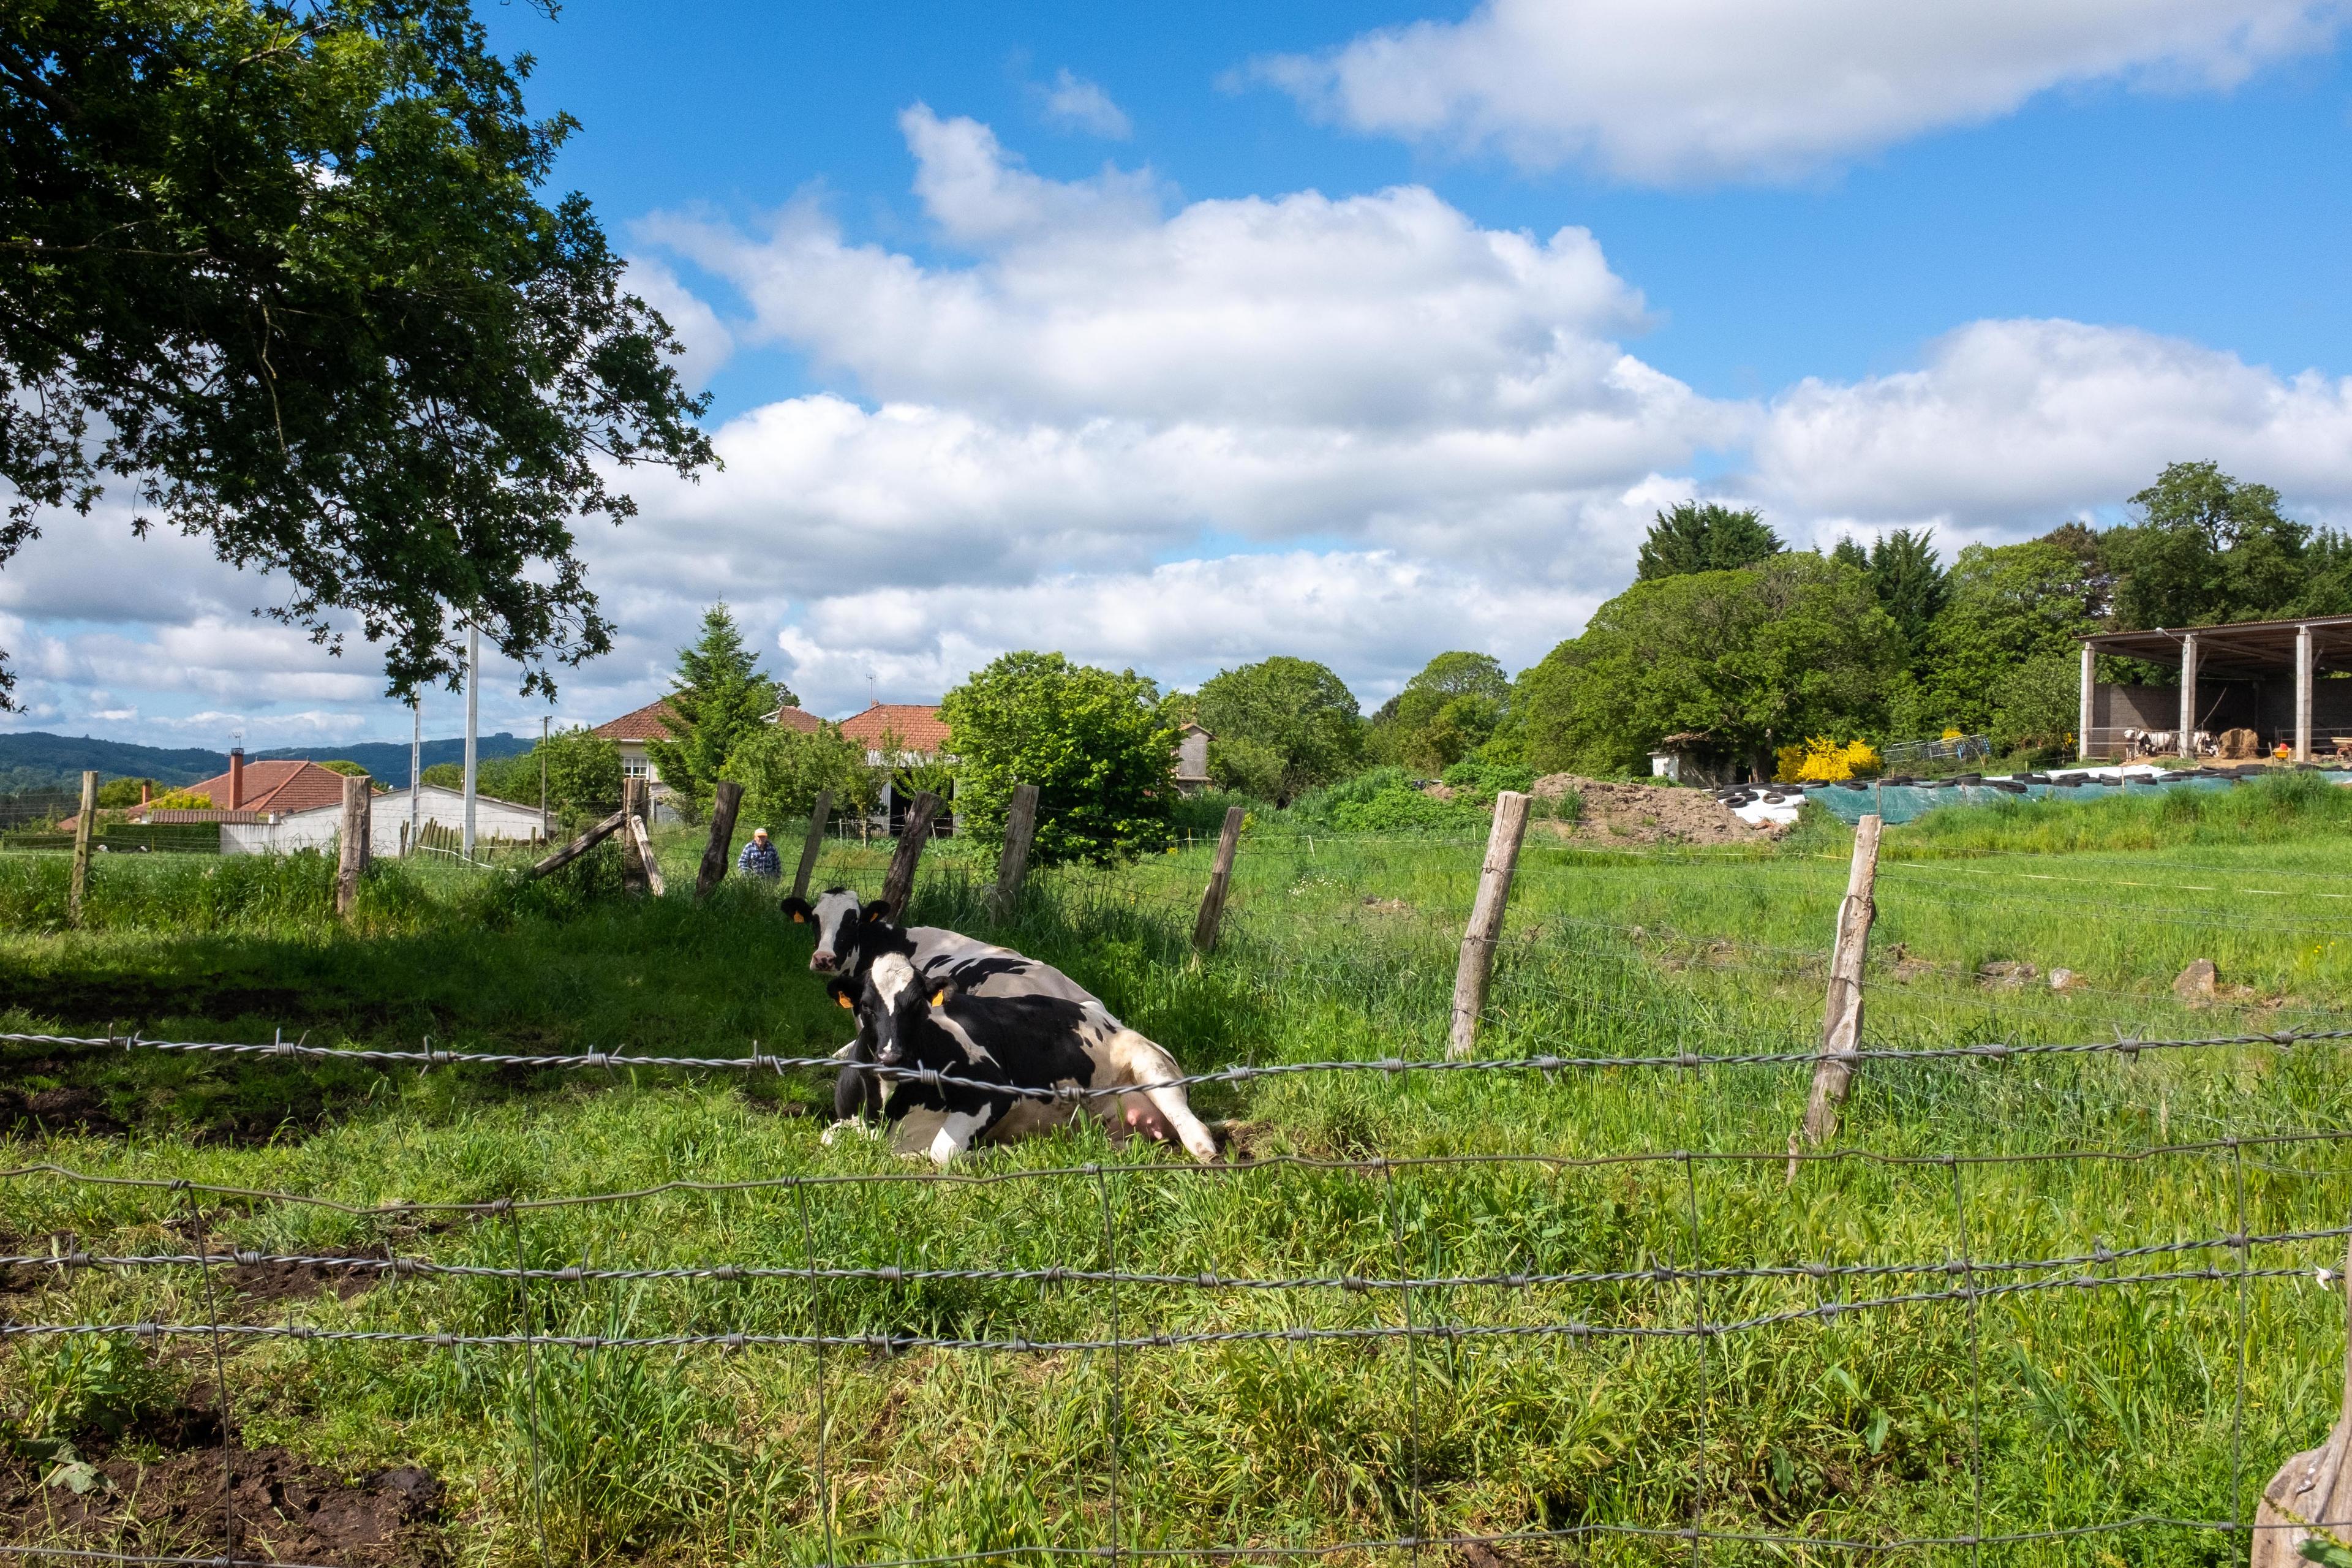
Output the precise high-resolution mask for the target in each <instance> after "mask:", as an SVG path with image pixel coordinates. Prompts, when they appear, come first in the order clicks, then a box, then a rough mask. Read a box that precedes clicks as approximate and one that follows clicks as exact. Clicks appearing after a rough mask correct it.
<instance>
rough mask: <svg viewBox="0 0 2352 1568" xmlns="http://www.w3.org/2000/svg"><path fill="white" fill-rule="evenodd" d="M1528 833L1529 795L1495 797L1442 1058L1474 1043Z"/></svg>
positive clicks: (1457, 966) (1457, 967)
mask: <svg viewBox="0 0 2352 1568" xmlns="http://www.w3.org/2000/svg"><path fill="white" fill-rule="evenodd" d="M1527 834H1528V797H1527V796H1526V795H1522V794H1520V793H1519V792H1518V791H1517V790H1508V789H1507V790H1504V791H1503V792H1501V793H1500V794H1499V795H1496V796H1495V826H1493V827H1492V828H1491V829H1489V830H1488V832H1487V834H1486V864H1484V865H1483V866H1481V867H1480V868H1478V897H1477V900H1475V902H1474V903H1472V904H1471V906H1470V924H1469V927H1468V929H1467V930H1465V931H1463V933H1462V957H1461V960H1460V961H1459V962H1458V963H1455V965H1454V1031H1453V1037H1452V1038H1451V1039H1449V1040H1448V1041H1447V1042H1446V1046H1445V1054H1446V1055H1447V1056H1448V1057H1451V1058H1455V1059H1457V1060H1458V1059H1459V1058H1464V1057H1466V1056H1468V1055H1469V1054H1470V1049H1471V1047H1473V1046H1475V1044H1477V1041H1478V1019H1479V1016H1481V1015H1482V1014H1484V1013H1485V1012H1486V982H1487V981H1488V980H1489V979H1491V978H1493V976H1494V973H1495V944H1496V942H1500V941H1501V940H1502V937H1503V915H1504V912H1505V911H1506V910H1508V909H1509V908H1510V905H1511V877H1512V874H1513V873H1514V872H1516V871H1517V869H1518V865H1519V841H1520V840H1521V839H1523V838H1525V837H1527Z"/></svg>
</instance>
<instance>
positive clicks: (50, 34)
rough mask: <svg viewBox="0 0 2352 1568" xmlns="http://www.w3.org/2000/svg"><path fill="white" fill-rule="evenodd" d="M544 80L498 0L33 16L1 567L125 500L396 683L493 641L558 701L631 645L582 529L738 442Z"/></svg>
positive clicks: (7, 88)
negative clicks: (648, 284) (504, 23)
mask: <svg viewBox="0 0 2352 1568" xmlns="http://www.w3.org/2000/svg"><path fill="white" fill-rule="evenodd" d="M529 69H530V61H529V59H528V58H519V59H517V60H514V61H512V62H507V61H502V60H500V59H499V58H497V57H496V56H494V55H493V54H491V53H490V52H489V51H488V47H487V44H486V41H485V38H484V36H483V32H482V29H481V27H480V26H479V25H478V24H477V23H476V21H475V20H474V17H473V15H472V12H471V10H470V8H469V6H468V5H467V4H466V3H465V0H17V3H16V4H12V5H8V6H7V7H5V10H0V142H5V153H6V155H5V159H0V481H5V484H6V485H7V486H8V487H10V488H12V489H13V490H14V494H13V496H11V497H10V498H9V504H8V508H7V511H6V514H5V520H0V562H5V560H7V559H8V557H10V556H11V555H13V554H14V553H15V552H16V551H17V550H18V549H20V548H21V547H22V546H23V545H24V544H25V542H26V541H27V540H29V539H31V538H33V537H35V535H36V533H37V531H38V527H39V524H40V521H41V519H42V515H43V514H44V513H45V512H54V511H55V510H58V509H59V508H62V507H68V506H70V507H74V508H77V509H79V510H89V507H90V505H91V504H92V503H93V502H94V501H96V500H98V499H99V497H100V493H101V490H102V488H103V487H104V486H105V485H107V484H110V483H121V484H122V485H124V486H125V487H127V489H129V490H130V491H131V494H132V495H133V496H134V497H135V498H136V500H137V503H138V512H139V515H138V517H137V519H136V521H134V524H133V526H134V527H135V528H136V529H138V530H139V531H142V532H144V531H146V530H148V529H149V528H151V527H152V526H153V525H154V524H155V523H157V522H159V521H160V522H162V523H164V524H167V525H169V526H173V527H176V528H179V529H181V530H183V531H186V532H188V533H191V534H199V535H203V536H205V537H207V538H208V539H209V540H210V541H211V542H212V544H213V546H214V548H215V550H216V551H217V552H219V554H220V556H221V558H222V559H223V560H225V561H228V562H231V563H235V564H236V565H238V566H241V567H257V568H262V569H266V570H268V571H269V572H272V573H274V574H277V576H278V579H279V580H280V581H281V582H282V584H284V595H283V597H282V598H280V599H278V602H277V603H276V604H274V605H272V606H271V607H270V608H269V610H268V614H270V615H272V616H277V617H278V618H279V619H281V620H284V621H286V622H289V623H290V624H293V625H296V626H301V627H304V628H306V629H308V630H309V631H310V633H311V635H312V636H313V637H314V638H316V639H317V640H319V641H320V642H323V643H328V644H330V645H333V646H340V641H341V633H342V630H343V628H344V627H346V626H351V625H353V624H355V625H356V626H357V628H358V629H359V630H360V631H361V632H362V634H363V635H364V636H365V637H367V638H368V640H370V641H371V642H378V641H380V642H383V643H385V644H387V645H388V647H387V650H386V661H385V664H386V669H387V671H388V674H389V676H390V679H391V683H392V686H393V688H394V690H395V691H401V692H405V691H407V690H409V689H413V688H414V687H415V685H416V684H418V683H419V682H422V681H426V680H429V679H435V678H436V677H445V676H447V675H449V674H450V673H451V672H452V670H453V668H454V666H455V659H456V656H457V641H458V628H459V626H462V624H463V623H464V622H466V621H467V620H470V621H472V622H473V623H474V624H476V625H478V626H479V627H480V629H481V630H482V632H483V633H484V634H485V635H486V636H487V637H488V638H489V639H490V640H491V641H493V642H495V643H496V645H497V646H498V647H499V651H501V652H502V653H504V654H505V655H507V656H508V657H509V658H513V659H515V660H517V661H519V662H520V663H521V664H522V666H523V667H524V670H525V683H524V689H526V690H533V689H536V690H542V691H550V692H551V691H552V689H553V688H552V684H551V679H550V672H551V667H552V666H553V665H555V664H559V663H576V662H578V661H579V660H581V659H583V658H589V657H591V656H593V655H595V654H598V653H601V652H603V651H604V649H605V648H606V647H609V646H610V642H611V627H610V626H609V625H608V623H607V622H606V621H605V620H604V616H602V615H601V614H600V613H599V611H598V608H597V604H596V599H595V596H594V595H593V594H592V593H591V592H590V591H589V589H588V586H587V584H586V582H585V579H584V575H583V570H582V566H581V563H580V560H579V558H578V556H577V554H576V553H575V552H574V540H573V534H572V529H573V526H574V524H575V523H576V522H577V521H581V520H584V519H610V520H613V521H618V520H620V519H621V518H624V517H625V516H628V515H629V514H630V513H631V512H633V511H634V510H635V507H634V505H633V503H632V502H631V500H630V498H629V497H628V496H627V495H626V494H625V493H623V492H621V491H620V490H618V489H614V475H615V472H616V470H617V469H619V468H625V467H627V466H629V465H631V464H633V463H637V462H653V463H658V464H666V465H669V466H672V467H674V468H679V469H681V470H688V471H691V470H693V469H695V468H698V467H700V466H702V465H704V464H706V463H709V461H711V459H712V454H711V449H710V446H709V440H708V438H707V437H705V436H704V434H703V433H702V431H701V430H700V429H699V427H698V426H697V425H696V423H695V418H696V416H698V414H699V413H700V412H701V411H702V409H703V406H704V403H703V401H702V400H699V399H697V398H694V397H691V396H689V395H687V394H686V392H685V391H684V390H683V389H682V388H681V386H680V384H679V382H678V379H677V374H676V371H675V370H674V369H673V367H672V365H671V363H670V356H671V355H672V354H673V353H676V352H677V342H676V341H675V339H674V338H673V336H672V334H671V332H670V330H669V328H668V326H667V324H666V323H665V322H664V321H662V320H661V318H660V317H659V316H658V315H656V313H655V312H654V311H652V310H649V309H648V308H647V307H646V305H645V303H644V302H643V301H642V300H637V299H635V298H634V297H632V296H631V295H629V294H628V293H627V292H625V289H623V288H622V286H621V274H622V265H623V264H622V261H621V259H620V258H618V257H616V256H615V255H614V254H613V252H612V251H611V249H610V248H609V247H607V245H606V243H605V239H604V233H603V231H602V230H601V229H600V228H599V226H598V225H597V223H596V220H595V218H594V216H593V214H592V213H591V212H590V210H589V207H588V204H587V202H586V200H585V199H584V198H583V197H582V196H579V195H570V196H565V197H562V198H561V199H559V200H557V201H555V203H554V205H546V204H545V203H543V202H542V201H541V187H542V185H543V184H545V182H546V180H547V178H548V175H549V173H550V169H551V163H552V161H553V159H554V157H555V154H556V150H557V148H558V147H559V146H560V145H561V144H562V142H563V140H564V138H565V137H566V136H567V135H568V134H569V133H570V132H572V130H573V129H574V126H573V123H572V121H571V120H570V119H569V118H567V117H564V116H561V115H558V116H556V117H554V118H551V119H545V120H539V121H533V120H531V119H529V118H527V117H526V115H525V113H524V109H523V102H522V95H521V84H522V80H523V79H524V78H525V77H526V76H527V74H528V73H529ZM6 683H7V677H6V675H5V672H0V702H5V700H6V699H5V692H6V690H7V684H6Z"/></svg>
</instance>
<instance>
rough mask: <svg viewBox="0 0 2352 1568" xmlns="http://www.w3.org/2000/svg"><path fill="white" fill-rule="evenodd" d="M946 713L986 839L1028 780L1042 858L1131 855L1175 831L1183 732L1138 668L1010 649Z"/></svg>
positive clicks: (957, 692)
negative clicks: (1167, 717)
mask: <svg viewBox="0 0 2352 1568" xmlns="http://www.w3.org/2000/svg"><path fill="white" fill-rule="evenodd" d="M940 718H941V719H942V720H944V721H946V723H947V726H948V735H949V741H948V749H949V750H950V751H951V752H954V753H955V754H956V756H957V757H958V758H959V759H960V762H959V775H958V776H959V784H958V787H957V794H956V805H957V807H958V809H959V810H960V811H961V813H962V815H963V821H964V827H965V831H966V832H967V833H969V834H971V836H972V837H976V838H978V839H980V840H981V841H982V842H987V841H989V840H991V839H993V838H997V837H1002V835H1003V832H1004V818H1005V814H1006V812H1007V811H1008V810H1009V809H1010V808H1011V806H1012V804H1013V790H1014V789H1015V788H1016V787H1017V786H1019V785H1021V784H1035V785H1036V786H1037V837H1036V838H1035V839H1034V843H1033V847H1032V849H1031V855H1032V857H1033V858H1034V859H1036V860H1037V861H1038V862H1039V863H1041V864H1053V863H1055V862H1057V861H1068V860H1091V861H1097V862H1108V861H1115V860H1121V859H1125V858H1129V857H1130V856H1133V855H1134V854H1136V853H1137V852H1138V851H1139V850H1142V849H1148V848H1151V847H1155V846H1157V845H1158V844H1159V843H1160V842H1161V840H1163V839H1164V838H1165V837H1166V836H1167V831H1168V813H1169V807H1170V804H1171V801H1172V800H1173V799H1174V797H1175V794H1176V777H1175V774H1176V752H1175V747H1176V731H1175V730H1174V728H1173V727H1172V726H1171V725H1170V724H1168V723H1167V722H1166V721H1164V720H1163V719H1162V718H1161V716H1160V689H1159V687H1158V686H1157V685H1155V684H1154V683H1153V682H1152V681H1150V680H1149V679H1145V678H1144V677H1142V676H1139V675H1138V674H1136V673H1135V672H1134V671H1133V670H1131V669H1130V670H1122V671H1120V672H1118V673H1117V674H1114V673H1112V672H1111V671H1109V670H1108V669H1098V668H1095V667H1094V666H1092V665H1083V664H1072V663H1071V662H1070V661H1069V660H1068V659H1066V658H1063V657H1062V656H1061V655H1060V654H1058V653H1028V652H1024V653H1008V654H1005V655H1003V657H1002V658H998V659H996V660H995V661H994V662H993V663H992V664H990V665H989V666H988V667H987V668H984V669H982V670H979V671H977V672H975V673H974V674H973V675H972V676H971V678H970V679H967V680H966V681H965V682H964V683H963V684H962V685H961V686H959V687H957V688H956V689H954V690H952V691H950V692H949V693H948V694H947V696H946V698H945V699H944V700H941V702H940Z"/></svg>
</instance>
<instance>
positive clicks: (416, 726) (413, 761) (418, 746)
mask: <svg viewBox="0 0 2352 1568" xmlns="http://www.w3.org/2000/svg"><path fill="white" fill-rule="evenodd" d="M424 790H425V694H424V693H423V692H422V691H420V692H418V693H417V694H416V695H415V696H414V697H412V698H410V699H409V700H408V843H409V847H411V848H412V849H413V848H415V845H416V820H417V818H416V808H417V801H418V799H419V797H420V796H421V795H423V794H424Z"/></svg>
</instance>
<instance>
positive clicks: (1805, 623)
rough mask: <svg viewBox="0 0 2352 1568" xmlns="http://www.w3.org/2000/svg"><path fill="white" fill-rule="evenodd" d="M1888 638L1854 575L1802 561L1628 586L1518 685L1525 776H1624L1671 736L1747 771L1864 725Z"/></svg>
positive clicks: (1877, 691) (1893, 651)
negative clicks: (1778, 751)
mask: <svg viewBox="0 0 2352 1568" xmlns="http://www.w3.org/2000/svg"><path fill="white" fill-rule="evenodd" d="M1901 654H1902V648H1901V635H1900V634H1899V633H1898V632H1897V631H1896V629H1895V623H1894V621H1893V620H1892V619H1890V618H1889V617H1888V616H1887V614H1886V612H1885V610H1884V609H1882V608H1880V607H1879V604H1878V599H1877V595H1876V594H1875V593H1874V591H1873V589H1872V587H1871V585H1870V582H1869V580H1868V579H1867V578H1866V577H1865V576H1864V574H1862V573H1861V572H1859V571H1856V570H1854V569H1853V568H1852V567H1850V566H1847V565H1843V564H1841V563H1837V562H1834V561H1830V560H1825V559H1823V558H1822V557H1821V556H1819V555H1815V554H1811V553H1792V554H1781V555H1776V556H1774V557H1772V558H1771V559H1770V560H1769V561H1766V562H1765V563H1762V564H1761V565H1758V566H1751V567H1747V568H1744V569H1741V570H1738V571H1731V572H1700V573H1692V574H1679V575H1675V576H1672V577H1666V578H1662V579H1659V580H1656V581H1652V582H1646V583H1636V584H1633V586H1632V587H1631V588H1629V589H1627V590H1626V591H1625V592H1624V593H1622V594H1621V595H1618V596H1617V597H1616V598H1614V599H1612V600H1610V601H1609V602H1608V603H1607V604H1605V605H1601V608H1600V609H1599V610H1597V611H1595V612H1594V613H1593V616H1592V619H1591V623H1590V624H1589V625H1587V626H1586V627H1585V629H1584V632H1583V635H1582V636H1580V637H1571V638H1570V639H1569V640H1568V641H1566V642H1564V643H1561V644H1560V645H1559V647H1556V648H1554V649H1552V651H1551V652H1550V653H1549V655H1547V656H1546V657H1545V658H1544V660H1543V662H1542V663H1540V664H1538V665H1537V666H1536V667H1535V668H1533V669H1531V670H1529V671H1528V672H1527V673H1526V674H1525V675H1523V676H1522V677H1521V678H1520V680H1519V692H1518V702H1519V705H1520V708H1521V710H1522V712H1523V715H1524V721H1525V723H1526V726H1527V733H1528V751H1529V753H1530V760H1531V761H1532V763H1534V765H1535V767H1536V770H1537V771H1538V773H1549V772H1555V771H1559V770H1561V769H1569V770H1572V771H1575V772H1580V773H1626V772H1632V771H1634V770H1635V769H1636V768H1637V766H1638V765H1639V764H1640V763H1641V762H1642V759H1643V755H1644V754H1645V753H1646V752H1649V751H1650V750H1651V749H1652V748H1653V747H1654V746H1655V745H1656V744H1657V743H1658V742H1660V741H1662V740H1664V738H1665V737H1666V736H1668V735H1673V734H1685V733H1689V734H1697V735H1701V736H1704V737H1706V739H1707V740H1708V741H1709V742H1712V743H1713V744H1714V745H1716V746H1718V747H1721V748H1723V749H1724V750H1726V751H1727V752H1730V753H1731V754H1733V755H1734V756H1737V757H1740V758H1743V759H1746V760H1747V761H1748V762H1749V763H1751V765H1753V766H1756V767H1758V768H1759V769H1768V770H1769V767H1770V766H1771V756H1772V752H1773V750H1774V748H1775V747H1776V746H1777V745H1779V744H1780V743H1784V742H1790V741H1793V740H1799V739H1801V738H1803V737H1805V736H1807V735H1812V734H1834V733H1837V732H1840V731H1843V732H1847V733H1852V732H1853V731H1874V730H1875V729H1876V727H1877V726H1878V724H1879V723H1880V722H1881V721H1883V703H1884V700H1885V690H1886V687H1887V684H1888V682H1889V680H1890V679H1892V678H1893V677H1894V675H1895V672H1896V670H1897V669H1898V668H1899V667H1900V663H1901Z"/></svg>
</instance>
